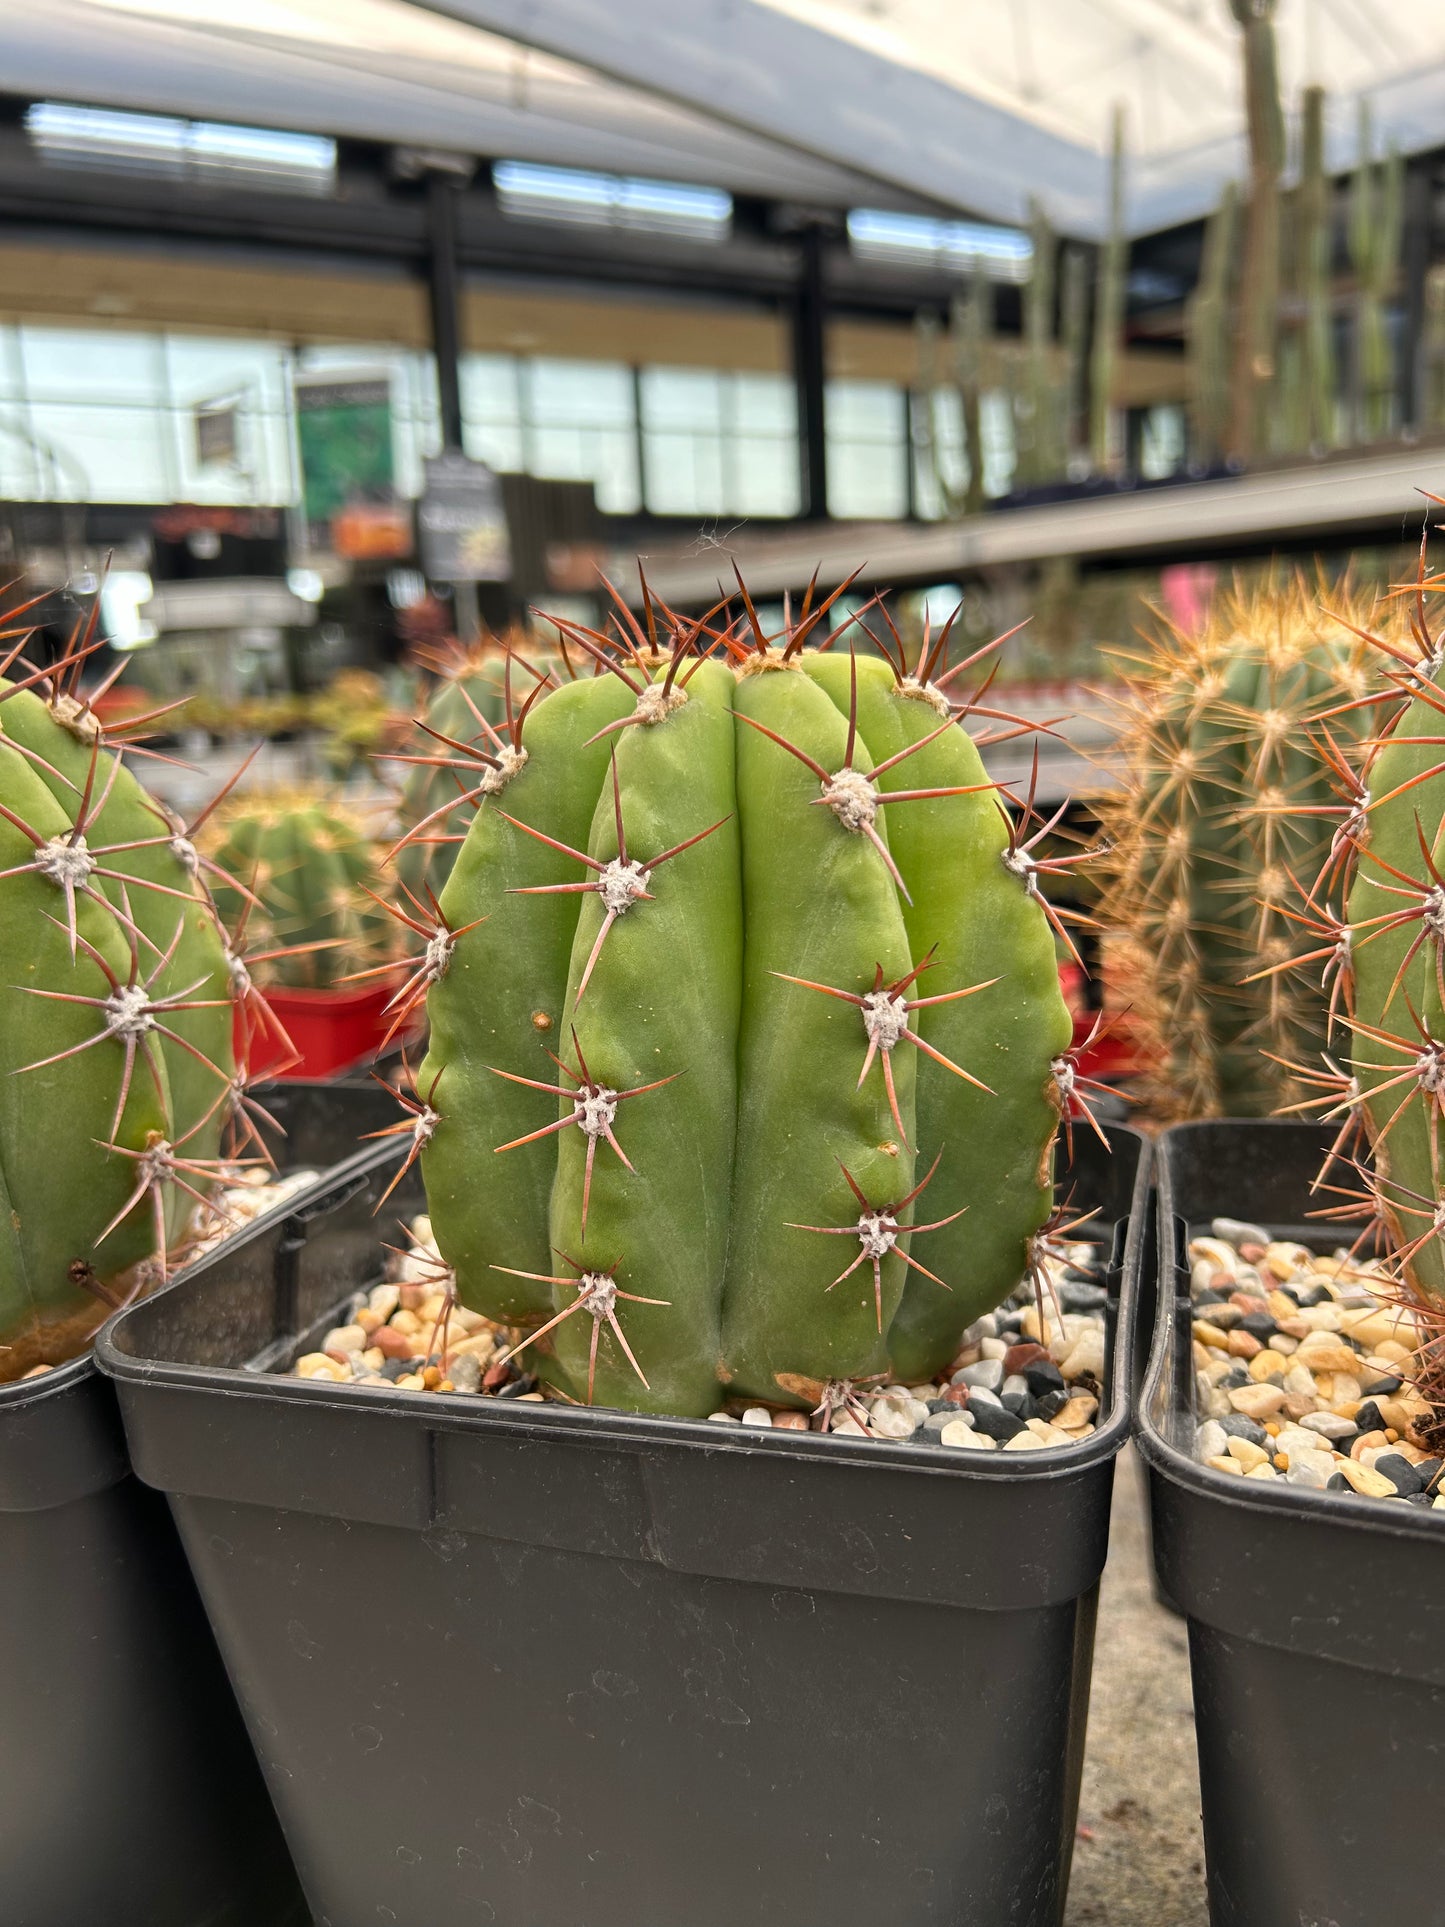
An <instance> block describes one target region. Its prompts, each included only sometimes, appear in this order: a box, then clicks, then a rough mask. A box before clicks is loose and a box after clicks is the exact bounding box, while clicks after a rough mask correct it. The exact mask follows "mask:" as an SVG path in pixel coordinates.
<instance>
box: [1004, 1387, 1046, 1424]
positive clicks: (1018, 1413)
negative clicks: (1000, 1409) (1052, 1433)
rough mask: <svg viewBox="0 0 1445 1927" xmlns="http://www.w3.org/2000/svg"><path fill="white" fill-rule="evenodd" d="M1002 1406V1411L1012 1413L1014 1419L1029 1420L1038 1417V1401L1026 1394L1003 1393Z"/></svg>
mask: <svg viewBox="0 0 1445 1927" xmlns="http://www.w3.org/2000/svg"><path fill="white" fill-rule="evenodd" d="M1003 1404H1004V1410H1005V1411H1006V1412H1012V1413H1013V1415H1014V1417H1015V1418H1023V1419H1029V1418H1037V1417H1038V1415H1039V1404H1038V1400H1037V1399H1036V1398H1034V1397H1032V1396H1031V1394H1029V1393H1028V1392H1005V1393H1004V1395H1003Z"/></svg>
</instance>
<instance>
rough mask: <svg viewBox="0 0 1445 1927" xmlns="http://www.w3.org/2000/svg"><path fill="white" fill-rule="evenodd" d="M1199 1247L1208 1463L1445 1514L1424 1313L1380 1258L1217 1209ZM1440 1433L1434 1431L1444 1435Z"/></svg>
mask: <svg viewBox="0 0 1445 1927" xmlns="http://www.w3.org/2000/svg"><path fill="white" fill-rule="evenodd" d="M1211 1231H1212V1234H1213V1235H1212V1236H1210V1237H1208V1238H1195V1239H1193V1240H1192V1242H1191V1243H1190V1246H1189V1258H1190V1293H1191V1297H1192V1301H1193V1312H1194V1323H1193V1333H1194V1375H1195V1417H1196V1419H1197V1421H1198V1424H1197V1426H1196V1430H1195V1435H1194V1451H1195V1456H1196V1458H1198V1459H1200V1460H1201V1461H1202V1462H1203V1463H1204V1464H1205V1465H1208V1466H1211V1467H1212V1468H1213V1469H1214V1470H1215V1471H1216V1472H1223V1473H1225V1474H1226V1475H1228V1476H1229V1477H1231V1478H1245V1479H1257V1480H1261V1481H1267V1480H1281V1479H1282V1480H1284V1481H1285V1483H1287V1484H1289V1485H1304V1486H1310V1487H1313V1488H1316V1489H1318V1490H1321V1491H1326V1492H1348V1493H1354V1494H1357V1495H1359V1496H1361V1497H1364V1498H1370V1499H1382V1500H1394V1501H1396V1502H1406V1503H1409V1504H1412V1505H1418V1506H1432V1507H1439V1508H1441V1509H1445V1491H1442V1490H1441V1486H1440V1474H1441V1470H1442V1461H1441V1459H1440V1458H1439V1457H1437V1456H1436V1455H1435V1454H1434V1453H1433V1452H1432V1451H1431V1450H1430V1448H1429V1445H1428V1444H1427V1443H1426V1437H1425V1431H1426V1428H1430V1427H1432V1426H1433V1423H1434V1421H1435V1413H1434V1411H1433V1408H1432V1407H1431V1405H1430V1404H1429V1402H1428V1401H1427V1400H1426V1399H1424V1398H1422V1397H1421V1396H1420V1394H1419V1393H1418V1392H1417V1391H1416V1390H1415V1387H1414V1384H1413V1363H1414V1359H1415V1354H1416V1349H1417V1346H1418V1345H1419V1342H1420V1334H1419V1332H1418V1329H1417V1325H1416V1319H1415V1313H1414V1311H1413V1309H1412V1308H1411V1307H1409V1306H1406V1305H1402V1304H1399V1303H1398V1302H1396V1301H1395V1293H1396V1286H1395V1283H1394V1281H1393V1279H1392V1278H1391V1277H1390V1276H1389V1274H1388V1273H1387V1272H1386V1271H1385V1270H1384V1268H1383V1267H1382V1266H1380V1265H1378V1264H1376V1263H1374V1262H1373V1261H1367V1260H1361V1259H1354V1258H1350V1257H1349V1256H1348V1255H1347V1254H1346V1253H1345V1252H1344V1251H1337V1252H1335V1253H1334V1254H1333V1255H1331V1256H1321V1255H1319V1254H1318V1253H1316V1252H1312V1251H1310V1250H1308V1249H1307V1248H1306V1247H1305V1246H1304V1245H1298V1244H1289V1243H1285V1242H1282V1241H1280V1240H1278V1239H1273V1238H1271V1237H1270V1235H1269V1233H1268V1232H1267V1231H1265V1230H1264V1229H1263V1228H1262V1227H1261V1226H1259V1225H1251V1224H1244V1223H1241V1222H1239V1221H1238V1220H1236V1219H1232V1218H1216V1219H1215V1220H1214V1222H1213V1224H1212V1226H1211ZM1432 1436H1433V1434H1432Z"/></svg>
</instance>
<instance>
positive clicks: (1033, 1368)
mask: <svg viewBox="0 0 1445 1927" xmlns="http://www.w3.org/2000/svg"><path fill="white" fill-rule="evenodd" d="M1024 1383H1025V1384H1026V1385H1027V1386H1028V1388H1029V1390H1030V1391H1031V1392H1032V1393H1033V1395H1034V1397H1035V1398H1043V1397H1044V1395H1045V1394H1046V1393H1048V1392H1061V1391H1063V1389H1064V1375H1063V1373H1062V1372H1061V1371H1060V1370H1059V1368H1058V1366H1057V1365H1056V1364H1055V1363H1054V1361H1053V1360H1052V1359H1051V1358H1036V1359H1035V1360H1034V1361H1033V1363H1032V1364H1031V1365H1025V1366H1024Z"/></svg>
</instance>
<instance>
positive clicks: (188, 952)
mask: <svg viewBox="0 0 1445 1927" xmlns="http://www.w3.org/2000/svg"><path fill="white" fill-rule="evenodd" d="M92 646H98V645H93V641H92V639H91V638H89V637H85V638H78V639H77V641H76V642H75V644H74V645H73V647H72V649H71V651H70V652H69V654H68V655H67V656H66V658H65V660H64V661H63V662H62V663H61V664H60V665H59V666H58V667H57V668H55V669H53V670H51V671H50V672H48V673H46V674H41V673H39V672H37V671H34V670H31V669H30V668H28V666H27V665H26V663H25V661H24V658H23V655H22V653H21V652H22V650H23V648H24V639H23V637H22V638H21V640H20V641H19V642H17V643H15V645H14V647H13V649H12V650H11V651H10V653H9V654H8V655H6V656H4V657H0V1379H9V1378H14V1377H18V1376H19V1375H21V1374H22V1373H23V1372H25V1371H28V1370H30V1369H31V1368H32V1367H33V1366H35V1365H37V1364H54V1363H58V1362H60V1361H61V1360H63V1359H65V1358H67V1357H69V1356H71V1355H72V1354H73V1353H74V1352H76V1351H78V1350H80V1349H81V1347H82V1346H83V1345H84V1343H85V1341H86V1340H87V1339H88V1338H89V1336H90V1334H91V1332H92V1331H93V1330H94V1328H95V1327H96V1325H97V1324H98V1323H99V1322H100V1320H101V1319H102V1318H104V1317H105V1316H106V1314H107V1311H108V1310H109V1308H111V1307H112V1306H113V1305H115V1304H117V1303H119V1302H121V1301H122V1300H123V1299H124V1298H126V1297H127V1296H129V1295H132V1294H133V1293H134V1292H135V1291H136V1290H138V1289H140V1288H141V1287H142V1286H143V1285H144V1284H145V1283H146V1282H148V1280H149V1278H150V1277H152V1276H154V1275H156V1273H157V1271H159V1272H160V1273H161V1274H163V1273H164V1269H165V1264H166V1257H167V1253H168V1252H169V1251H171V1250H172V1249H173V1248H174V1247H175V1246H176V1245H177V1244H178V1243H179V1242H180V1241H181V1239H182V1238H183V1237H184V1235H185V1233H186V1231H187V1229H188V1227H189V1226H190V1224H191V1222H192V1220H193V1218H194V1215H195V1212H196V1208H197V1206H198V1205H199V1203H200V1202H201V1201H202V1200H203V1199H204V1197H205V1194H206V1192H207V1190H208V1189H209V1186H210V1183H211V1180H212V1177H213V1175H214V1172H215V1168H216V1165H215V1160H216V1156H217V1152H218V1149H219V1146H220V1141H221V1137H222V1133H223V1130H224V1129H225V1127H226V1125H227V1124H228V1122H229V1121H230V1120H231V1119H232V1117H233V1116H235V1115H236V1114H237V1111H238V1106H239V1105H240V1103H241V1096H240V1085H239V1083H238V1081H237V1076H236V1066H235V1063H234V1061H233V1058H232V1047H231V1019H232V1011H231V960H230V957H229V953H228V950H227V947H226V943H225V939H224V937H223V935H222V932H221V929H220V927H219V925H218V923H217V920H216V915H215V912H214V909H213V907H212V904H211V900H210V897H209V895H208V893H207V890H206V888H205V885H204V881H203V859H202V858H200V857H199V856H198V854H197V852H196V848H195V845H194V844H193V843H192V841H191V838H190V835H189V834H188V833H187V832H186V831H185V830H184V829H183V828H182V826H181V825H179V824H178V823H177V822H176V821H175V820H174V819H173V818H172V817H171V816H170V815H169V814H168V813H167V812H166V811H165V810H164V809H163V808H162V806H161V805H160V804H158V803H157V802H155V800H154V799H153V798H151V797H150V796H148V795H147V794H146V792H145V791H144V789H143V788H142V787H141V785H140V784H139V782H138V781H137V780H136V778H135V777H134V776H133V775H132V773H131V772H130V770H129V769H128V768H127V767H126V766H125V765H124V764H123V763H122V762H121V760H120V757H119V755H118V754H117V751H116V747H115V746H114V745H112V744H110V743H108V742H107V739H106V734H105V731H104V729H103V728H102V726H101V724H100V722H99V720H98V718H97V717H96V715H95V713H94V711H93V710H92V708H91V707H90V704H89V702H88V700H87V699H86V697H85V696H84V695H83V694H82V693H81V690H80V687H79V679H80V675H81V672H82V669H83V668H84V666H85V663H86V661H87V659H88V657H89V656H90V654H91V650H92ZM145 720H146V719H145V718H143V717H142V718H137V719H135V721H136V722H137V723H144V721H145ZM132 727H134V724H133V725H132ZM241 1116H242V1117H244V1113H242V1114H241Z"/></svg>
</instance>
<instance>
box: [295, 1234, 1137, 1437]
mask: <svg viewBox="0 0 1445 1927" xmlns="http://www.w3.org/2000/svg"><path fill="white" fill-rule="evenodd" d="M409 1233H410V1237H411V1241H412V1243H411V1249H410V1250H408V1251H406V1252H394V1253H392V1254H391V1256H390V1258H389V1261H388V1264H387V1279H386V1282H385V1283H383V1284H380V1285H377V1286H375V1287H373V1289H372V1290H371V1291H369V1292H358V1293H357V1294H356V1296H355V1297H354V1299H353V1300H352V1302H351V1305H350V1308H349V1311H348V1313H347V1315H346V1319H345V1322H343V1323H341V1324H338V1325H336V1326H335V1327H333V1329H332V1330H331V1331H329V1332H327V1333H326V1335H325V1337H324V1338H323V1339H322V1341H321V1344H320V1346H319V1348H318V1349H317V1350H316V1351H313V1352H308V1353H306V1354H304V1355H303V1356H302V1357H300V1358H298V1359H297V1360H296V1361H295V1363H294V1364H293V1365H292V1367H291V1373H292V1375H293V1376H295V1377H299V1378H322V1379H328V1380H331V1381H332V1382H334V1383H336V1384H338V1385H348V1386H354V1387H356V1388H357V1389H358V1390H365V1389H366V1388H368V1387H369V1388H371V1389H377V1388H391V1387H395V1388H397V1389H399V1390H401V1391H409V1392H421V1393H447V1392H456V1393H461V1394H464V1395H467V1396H474V1397H475V1396H487V1397H495V1398H504V1399H505V1398H512V1399H518V1400H522V1401H530V1402H532V1403H542V1402H556V1403H563V1404H575V1403H577V1401H576V1400H575V1399H573V1398H570V1397H569V1396H568V1395H567V1394H566V1393H565V1392H562V1391H561V1390H559V1389H557V1388H556V1387H554V1386H551V1385H549V1384H547V1383H545V1382H544V1381H542V1380H540V1379H539V1378H538V1377H537V1376H536V1375H535V1373H533V1372H532V1371H531V1370H530V1369H529V1368H530V1364H531V1357H530V1353H529V1352H528V1351H525V1350H522V1351H520V1353H519V1355H518V1356H517V1357H516V1358H515V1360H513V1359H512V1358H511V1357H510V1356H509V1352H510V1350H511V1348H512V1347H513V1346H520V1344H521V1341H522V1338H523V1336H524V1334H523V1333H522V1332H520V1331H517V1330H512V1329H509V1328H508V1327H506V1326H503V1325H499V1324H496V1323H494V1322H493V1321H492V1320H490V1319H487V1318H484V1317H483V1316H482V1315H481V1313H480V1312H474V1311H468V1310H466V1309H465V1308H464V1307H463V1306H461V1305H459V1304H457V1303H456V1302H455V1300H454V1297H453V1287H452V1282H451V1274H450V1272H449V1271H448V1270H447V1268H446V1266H445V1265H444V1264H443V1262H442V1259H441V1256H440V1254H439V1253H438V1251H437V1248H436V1245H435V1243H434V1242H433V1239H432V1230H431V1221H430V1219H428V1218H426V1217H424V1216H423V1217H418V1218H416V1219H414V1220H413V1221H412V1223H411V1225H410V1227H409ZM1097 1256H1098V1253H1097V1251H1096V1248H1095V1247H1094V1246H1093V1245H1090V1244H1086V1243H1077V1244H1069V1245H1067V1246H1064V1247H1061V1248H1060V1249H1059V1250H1058V1251H1057V1252H1055V1253H1054V1254H1053V1255H1052V1256H1051V1257H1050V1258H1049V1260H1048V1261H1047V1262H1048V1270H1049V1277H1050V1284H1051V1287H1052V1289H1051V1291H1050V1292H1049V1293H1046V1295H1045V1301H1044V1319H1043V1322H1042V1324H1041V1323H1040V1316H1039V1308H1038V1305H1037V1303H1036V1302H1035V1298H1034V1294H1033V1290H1032V1288H1031V1287H1027V1288H1020V1290H1019V1291H1018V1292H1016V1293H1015V1294H1014V1295H1013V1297H1012V1298H1010V1299H1009V1300H1008V1301H1007V1302H1006V1303H1005V1304H1004V1305H1002V1306H1000V1308H999V1309H998V1310H997V1311H996V1312H990V1313H988V1314H987V1315H986V1316H985V1317H983V1318H980V1319H978V1320H977V1321H976V1322H975V1323H974V1324H973V1325H971V1326H970V1327H969V1329H968V1330H967V1331H966V1332H965V1333H964V1336H963V1342H962V1345H961V1346H960V1349H959V1351H958V1353H957V1355H956V1356H955V1357H954V1359H953V1360H952V1361H951V1362H950V1364H949V1366H948V1369H947V1370H946V1371H944V1372H942V1373H940V1374H939V1376H938V1377H937V1378H936V1379H934V1380H932V1381H931V1382H929V1383H927V1384H914V1385H896V1384H891V1383H886V1382H883V1381H867V1380H858V1381H855V1382H844V1381H841V1380H839V1381H832V1382H830V1383H828V1384H826V1385H820V1387H819V1399H818V1405H817V1408H816V1409H815V1410H814V1411H812V1412H807V1411H803V1410H798V1409H785V1408H782V1407H774V1406H769V1405H764V1404H760V1403H754V1402H750V1401H742V1400H735V1401H729V1402H727V1403H726V1404H725V1405H723V1406H722V1407H720V1409H719V1410H717V1411H715V1412H712V1413H710V1414H709V1415H708V1417H709V1420H710V1422H712V1423H714V1424H717V1425H744V1426H753V1427H757V1428H759V1429H761V1428H764V1427H768V1428H777V1429H780V1430H787V1431H815V1432H831V1433H833V1434H835V1435H841V1436H845V1437H853V1438H874V1439H888V1440H891V1441H894V1442H900V1441H907V1442H909V1443H912V1444H914V1445H929V1446H937V1447H939V1448H940V1449H941V1450H944V1451H956V1452H997V1451H1006V1452H1027V1451H1041V1450H1043V1449H1044V1448H1045V1447H1058V1446H1066V1445H1074V1444H1077V1443H1078V1442H1080V1441H1081V1440H1083V1439H1086V1438H1088V1437H1090V1436H1091V1435H1092V1433H1093V1432H1094V1430H1095V1427H1096V1424H1097V1419H1098V1412H1099V1401H1100V1397H1101V1394H1102V1388H1103V1383H1104V1378H1105V1371H1106V1345H1105V1337H1106V1334H1105V1324H1104V1307H1105V1303H1106V1296H1107V1294H1106V1293H1105V1291H1104V1288H1103V1287H1102V1286H1101V1285H1099V1284H1097V1283H1096V1282H1095V1281H1094V1278H1093V1275H1092V1273H1091V1271H1090V1270H1089V1269H1088V1267H1089V1265H1090V1264H1091V1262H1092V1261H1093V1260H1095V1259H1096V1258H1097ZM579 1315H582V1316H585V1315H586V1314H585V1313H583V1314H579ZM604 1342H610V1341H607V1340H604Z"/></svg>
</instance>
